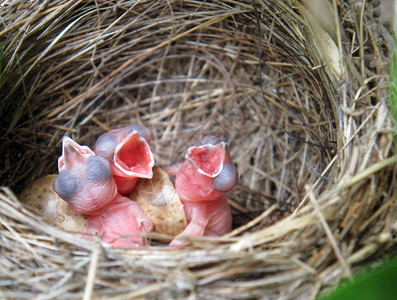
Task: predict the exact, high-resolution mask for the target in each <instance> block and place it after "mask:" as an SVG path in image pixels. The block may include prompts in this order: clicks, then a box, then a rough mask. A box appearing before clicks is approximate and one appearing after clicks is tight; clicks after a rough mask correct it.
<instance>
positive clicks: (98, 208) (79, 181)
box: [53, 137, 117, 215]
mask: <svg viewBox="0 0 397 300" xmlns="http://www.w3.org/2000/svg"><path fill="white" fill-rule="evenodd" d="M58 170H59V175H58V177H57V178H56V179H55V180H54V183H53V188H54V191H55V192H56V193H57V194H58V195H59V196H60V197H61V198H62V199H63V200H65V201H66V202H68V203H69V206H70V208H71V209H73V210H74V211H75V212H77V213H79V214H82V215H99V214H101V213H102V212H104V211H105V210H106V209H107V208H108V207H109V205H110V203H111V202H112V200H113V198H114V197H115V196H116V193H117V187H116V183H115V182H114V180H113V178H112V171H111V169H110V165H109V162H108V161H107V160H106V159H104V158H103V157H98V156H95V154H94V152H93V151H92V150H91V149H90V148H89V147H87V146H81V145H79V144H78V143H76V142H75V141H73V140H72V139H71V138H69V137H64V138H63V139H62V156H61V157H59V159H58Z"/></svg>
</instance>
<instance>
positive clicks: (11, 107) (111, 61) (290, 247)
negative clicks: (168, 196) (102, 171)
mask: <svg viewBox="0 0 397 300" xmlns="http://www.w3.org/2000/svg"><path fill="white" fill-rule="evenodd" d="M315 3H316V4H315V5H314V4H313V3H310V5H305V3H302V2H299V1H220V2H218V1H204V2H202V1H128V0H126V1H76V2H73V3H72V4H71V2H70V1H65V0H58V1H51V2H39V1H33V2H28V3H25V2H18V1H15V2H13V1H3V2H2V4H1V6H2V8H1V10H0V15H1V17H2V20H3V22H2V25H1V26H3V27H2V28H0V49H1V52H0V53H1V61H2V68H1V77H0V87H1V89H0V99H1V102H0V113H1V121H0V122H1V129H2V133H1V137H0V138H1V144H2V147H1V149H0V157H1V163H0V164H1V170H2V171H1V174H0V176H1V184H2V185H4V186H7V188H3V189H2V190H1V194H0V205H1V209H0V222H1V223H0V230H1V231H0V237H1V239H0V245H1V250H0V251H1V253H2V256H1V258H0V264H1V269H2V271H0V278H1V279H0V282H1V290H0V293H2V295H3V296H5V297H11V298H13V297H16V298H31V297H34V296H37V295H40V297H43V298H51V297H58V298H67V299H72V298H81V297H82V296H83V295H84V296H85V297H87V298H89V297H90V296H91V295H94V296H98V297H99V296H101V297H105V298H106V297H111V298H115V297H116V298H117V297H118V298H120V299H121V298H132V297H135V296H136V297H138V296H146V297H153V298H156V297H172V298H174V297H178V298H183V297H194V296H197V297H199V298H214V297H217V298H240V299H241V298H252V297H254V298H255V297H265V298H266V299H273V298H274V299H276V298H277V299H278V298H282V299H298V298H302V299H308V298H315V297H316V296H317V295H318V293H319V292H320V291H324V292H326V291H327V288H328V287H333V286H335V284H337V283H338V282H339V281H340V280H341V279H342V278H345V277H349V276H351V274H352V272H353V270H354V269H356V268H358V267H360V266H363V265H368V264H369V263H370V262H373V261H376V260H377V259H378V258H379V257H384V256H386V255H389V254H390V253H392V252H393V249H394V245H395V242H396V240H395V230H396V229H397V223H396V221H397V220H396V217H397V216H396V210H395V208H396V205H395V201H396V198H397V197H396V190H397V188H396V187H397V184H396V161H397V158H396V156H393V154H394V148H393V124H392V119H391V115H390V113H389V109H388V87H389V77H388V68H389V65H390V61H391V60H390V53H391V49H392V45H393V42H392V38H391V34H390V33H389V31H388V29H387V28H386V27H385V26H384V25H383V24H382V23H381V22H380V21H379V18H378V17H379V16H378V11H379V5H378V4H377V3H376V1H374V2H371V3H367V5H365V6H362V5H361V4H360V5H358V2H357V1H333V2H328V1H318V2H315ZM130 123H139V124H143V125H145V126H146V127H148V128H149V129H150V130H151V131H152V134H153V142H152V144H151V147H152V150H153V153H154V156H155V160H156V163H157V164H158V165H160V166H166V165H170V164H173V163H177V162H181V161H182V160H183V157H184V153H185V151H186V150H187V148H188V147H189V146H191V145H194V144H195V143H197V141H198V140H200V139H201V138H202V137H203V136H205V135H209V134H211V135H216V136H219V137H221V138H222V139H223V140H225V141H226V142H227V143H228V145H229V149H230V151H231V155H232V158H233V160H234V162H235V164H236V165H237V167H238V170H239V183H238V185H237V187H236V188H235V189H234V190H233V191H232V192H231V193H229V195H228V196H229V200H230V204H231V206H232V212H233V220H234V221H233V223H234V225H233V228H234V230H233V231H232V233H230V234H229V235H227V236H225V237H221V238H219V239H208V238H207V239H206V238H202V239H193V240H192V245H191V246H190V247H187V248H185V249H183V250H180V251H178V252H177V253H176V252H174V251H169V250H164V249H162V248H161V247H153V248H150V249H147V248H142V249H138V250H131V251H126V250H117V249H109V248H106V247H102V246H100V245H99V244H98V243H92V242H88V241H84V240H81V239H79V238H76V237H75V236H73V234H71V233H67V232H61V231H59V230H57V229H55V228H53V227H51V226H49V225H48V224H46V223H44V222H43V221H42V220H41V219H40V216H37V215H35V214H34V213H32V212H30V211H29V210H27V209H26V208H25V207H24V206H23V204H21V203H20V202H19V201H18V199H17V197H16V196H14V193H15V194H18V193H19V192H20V191H21V190H22V189H23V188H24V187H25V186H26V185H27V184H28V183H29V182H31V181H32V180H34V179H35V178H39V177H41V176H43V175H46V174H51V173H56V171H57V169H56V161H57V157H58V156H59V155H60V151H61V149H60V140H61V138H62V137H63V136H64V135H68V136H71V137H72V138H73V139H75V140H76V141H77V142H79V143H80V144H85V145H89V146H92V145H93V144H94V142H95V140H96V138H97V137H98V136H99V135H100V134H102V133H103V132H105V131H107V130H109V129H112V128H117V127H122V126H124V125H127V124H130ZM118 298H117V299H118Z"/></svg>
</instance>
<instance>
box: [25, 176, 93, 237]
mask: <svg viewBox="0 0 397 300" xmlns="http://www.w3.org/2000/svg"><path fill="white" fill-rule="evenodd" d="M56 177H57V175H47V176H45V177H42V178H39V179H37V180H35V181H33V182H32V183H31V184H29V186H28V187H27V188H26V189H25V190H24V191H22V193H21V194H20V197H19V198H20V200H21V201H22V202H23V203H24V204H26V206H27V207H32V208H34V209H35V210H36V211H38V212H39V213H40V214H41V216H42V217H43V219H44V221H46V222H47V223H49V224H50V225H52V226H55V227H57V228H60V229H63V230H65V231H69V232H75V233H83V232H84V229H85V227H86V225H87V219H86V218H85V217H84V216H82V215H80V214H77V213H76V212H74V211H73V210H71V209H70V208H69V205H68V203H67V202H66V201H64V200H62V198H61V197H59V196H58V194H57V193H55V191H54V189H53V188H52V184H53V182H54V180H55V178H56Z"/></svg>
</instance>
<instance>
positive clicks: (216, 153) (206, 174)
mask: <svg viewBox="0 0 397 300" xmlns="http://www.w3.org/2000/svg"><path fill="white" fill-rule="evenodd" d="M185 157H186V160H185V162H184V163H183V164H182V166H181V167H180V169H179V171H178V172H177V174H176V181H175V190H176V192H177V194H178V195H179V197H180V199H181V201H182V203H183V205H184V209H185V214H186V219H187V221H188V226H187V227H186V228H185V230H184V231H183V232H182V233H180V234H179V235H178V236H177V237H175V239H174V240H173V241H172V242H171V243H170V245H169V247H171V248H181V247H183V246H185V245H186V244H187V243H186V241H183V237H185V236H195V237H199V236H203V235H204V236H221V235H223V234H225V233H227V232H229V231H230V230H231V227H232V217H231V210H230V206H229V204H228V203H227V199H226V196H225V194H226V193H227V192H228V191H230V190H232V189H233V187H234V186H235V185H236V183H237V178H238V173H237V169H236V168H235V166H234V165H233V162H232V159H231V157H230V153H229V150H228V148H227V145H226V143H224V142H222V141H220V140H219V139H217V138H215V137H212V136H208V137H205V138H204V139H203V140H202V142H201V145H200V146H196V147H190V148H189V149H188V151H187V153H186V156H185ZM176 166H177V167H178V165H176ZM174 168H175V167H174ZM174 168H173V167H170V168H168V171H170V172H173V171H174V170H173V169H174Z"/></svg>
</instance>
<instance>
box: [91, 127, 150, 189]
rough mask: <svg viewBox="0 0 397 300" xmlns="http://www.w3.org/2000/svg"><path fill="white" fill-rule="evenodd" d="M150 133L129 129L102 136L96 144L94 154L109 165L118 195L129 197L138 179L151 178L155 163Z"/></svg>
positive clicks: (143, 129) (144, 130)
mask: <svg viewBox="0 0 397 300" xmlns="http://www.w3.org/2000/svg"><path fill="white" fill-rule="evenodd" d="M150 141H151V134H150V131H149V129H147V128H146V127H144V126H141V125H136V124H134V125H129V126H126V127H123V128H118V129H114V130H111V131H109V132H106V133H104V134H102V135H101V136H100V137H99V138H98V140H97V142H96V144H95V154H96V155H98V156H101V157H104V158H105V159H107V160H108V161H109V162H110V166H111V168H112V173H113V177H114V180H115V181H116V185H117V189H118V192H119V193H120V194H121V195H128V194H129V193H131V192H132V190H133V189H134V187H135V185H136V182H137V179H138V178H152V176H153V173H152V168H153V165H154V159H153V155H152V152H151V151H150V147H149V143H150Z"/></svg>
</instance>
